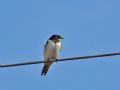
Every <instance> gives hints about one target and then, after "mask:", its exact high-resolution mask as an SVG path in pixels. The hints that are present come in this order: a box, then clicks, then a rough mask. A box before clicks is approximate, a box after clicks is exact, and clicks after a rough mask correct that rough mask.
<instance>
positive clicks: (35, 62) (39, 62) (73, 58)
mask: <svg viewBox="0 0 120 90" xmlns="http://www.w3.org/2000/svg"><path fill="white" fill-rule="evenodd" d="M115 55H120V52H116V53H108V54H97V55H91V56H79V57H70V58H61V59H57V62H59V61H69V60H78V59H79V60H80V59H88V58H97V57H107V56H115ZM46 62H48V61H31V62H23V63H15V64H3V65H0V67H1V68H3V67H14V66H23V65H32V64H41V63H46ZM49 62H56V60H54V59H52V60H51V61H49Z"/></svg>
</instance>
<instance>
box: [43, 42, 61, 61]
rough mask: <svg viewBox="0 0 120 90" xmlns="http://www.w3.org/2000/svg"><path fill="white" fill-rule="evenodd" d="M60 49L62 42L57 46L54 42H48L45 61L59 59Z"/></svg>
mask: <svg viewBox="0 0 120 90" xmlns="http://www.w3.org/2000/svg"><path fill="white" fill-rule="evenodd" d="M60 48H61V42H58V43H56V44H55V43H54V42H53V41H51V40H48V42H47V45H46V47H45V49H44V58H45V60H50V59H57V58H58V57H59V52H60Z"/></svg>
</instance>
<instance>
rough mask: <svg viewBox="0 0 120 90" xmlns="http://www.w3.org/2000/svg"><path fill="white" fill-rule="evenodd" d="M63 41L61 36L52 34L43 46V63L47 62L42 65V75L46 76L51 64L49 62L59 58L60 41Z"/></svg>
mask: <svg viewBox="0 0 120 90" xmlns="http://www.w3.org/2000/svg"><path fill="white" fill-rule="evenodd" d="M62 39H64V38H63V37H62V36H60V35H57V34H54V35H52V36H51V37H50V38H49V39H48V40H47V42H46V44H45V46H44V61H48V62H45V63H44V67H43V69H42V72H41V76H42V75H44V76H45V75H46V74H47V72H48V70H49V68H50V66H51V65H52V63H53V62H49V61H51V60H56V61H57V59H58V57H59V52H60V50H61V41H62Z"/></svg>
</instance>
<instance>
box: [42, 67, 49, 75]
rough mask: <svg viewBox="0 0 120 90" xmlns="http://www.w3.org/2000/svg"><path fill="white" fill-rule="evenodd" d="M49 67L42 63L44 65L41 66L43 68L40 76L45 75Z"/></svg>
mask: <svg viewBox="0 0 120 90" xmlns="http://www.w3.org/2000/svg"><path fill="white" fill-rule="evenodd" d="M49 67H50V66H48V65H44V67H43V69H42V72H41V76H42V75H44V76H45V75H46V74H47V72H48V69H49Z"/></svg>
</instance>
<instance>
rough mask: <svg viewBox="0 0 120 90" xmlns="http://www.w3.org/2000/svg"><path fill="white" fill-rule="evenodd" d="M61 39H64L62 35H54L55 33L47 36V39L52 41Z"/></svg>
mask: <svg viewBox="0 0 120 90" xmlns="http://www.w3.org/2000/svg"><path fill="white" fill-rule="evenodd" d="M62 39H64V38H63V37H62V36H60V35H56V34H54V35H52V36H51V37H50V38H49V40H52V41H54V42H55V43H57V42H61V40H62Z"/></svg>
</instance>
